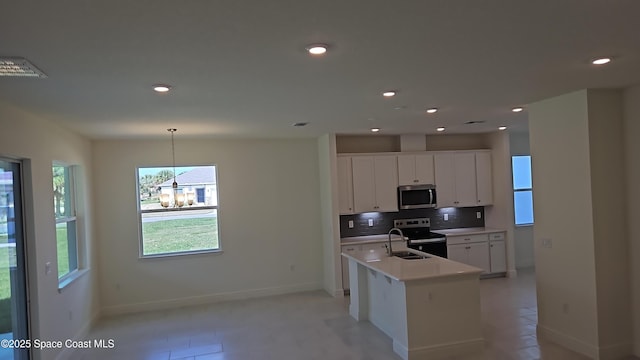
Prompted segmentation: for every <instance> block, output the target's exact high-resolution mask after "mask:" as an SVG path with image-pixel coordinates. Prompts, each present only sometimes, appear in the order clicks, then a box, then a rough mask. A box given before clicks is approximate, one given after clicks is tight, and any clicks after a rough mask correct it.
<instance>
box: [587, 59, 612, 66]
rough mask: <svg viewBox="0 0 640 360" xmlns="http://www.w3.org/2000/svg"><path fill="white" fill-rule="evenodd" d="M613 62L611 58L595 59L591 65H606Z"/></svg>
mask: <svg viewBox="0 0 640 360" xmlns="http://www.w3.org/2000/svg"><path fill="white" fill-rule="evenodd" d="M609 62H611V58H600V59H595V60H593V61H591V63H592V64H593V65H604V64H607V63H609Z"/></svg>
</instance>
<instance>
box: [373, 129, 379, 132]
mask: <svg viewBox="0 0 640 360" xmlns="http://www.w3.org/2000/svg"><path fill="white" fill-rule="evenodd" d="M378 131H380V128H371V132H378Z"/></svg>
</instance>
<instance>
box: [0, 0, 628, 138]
mask: <svg viewBox="0 0 640 360" xmlns="http://www.w3.org/2000/svg"><path fill="white" fill-rule="evenodd" d="M638 14H640V1H637V0H626V1H617V0H611V1H602V0H539V1H531V0H480V1H479V0H457V1H447V0H420V1H418V0H404V1H389V0H384V1H382V0H347V1H345V0H339V1H338V0H323V1H309V0H278V1H262V0H136V1H131V0H112V1H96V0H59V1H34V0H21V1H10V2H6V3H4V4H3V5H2V11H1V12H0V56H20V57H25V58H27V59H28V60H30V61H31V62H32V63H33V64H35V65H36V66H37V67H38V68H40V69H41V70H42V71H44V72H45V73H46V74H47V75H48V77H47V78H44V79H35V78H13V77H12V78H9V77H0V101H2V102H6V103H9V104H10V105H13V106H16V107H19V108H22V109H25V110H27V111H29V112H32V113H34V114H37V115H40V116H43V117H46V118H48V119H51V120H53V121H56V122H59V123H61V124H63V125H64V126H67V127H69V128H71V129H73V130H74V131H77V132H79V133H81V134H84V135H86V136H88V137H91V138H144V137H159V136H165V137H166V136H167V132H166V129H167V128H168V127H175V128H177V129H178V133H177V134H176V135H184V136H194V137H195V136H214V137H276V138H281V137H311V136H318V135H320V134H324V133H337V134H370V128H372V127H379V128H380V129H381V131H380V132H379V133H378V134H405V133H428V134H432V133H435V129H436V127H439V126H444V127H446V130H445V133H474V132H488V131H496V128H497V127H498V126H501V125H505V126H508V127H509V129H510V130H513V131H518V130H526V127H527V112H526V104H528V103H531V102H535V101H538V100H542V99H545V98H549V97H554V96H557V95H560V94H563V93H567V92H571V91H574V90H579V89H584V88H619V87H626V86H629V85H634V84H638V83H640V42H639V39H640V38H639V35H640V21H638ZM311 43H326V44H328V45H329V46H330V48H329V51H328V52H327V53H326V54H325V55H324V56H322V57H312V56H310V55H309V54H307V53H306V51H305V47H306V46H307V45H308V44H311ZM601 56H609V57H612V58H613V61H612V62H611V63H610V64H608V65H604V66H600V67H598V66H595V65H592V64H591V63H590V60H591V59H593V58H596V57H601ZM155 83H165V84H170V85H171V86H172V87H173V88H172V91H171V92H169V93H168V94H158V93H155V92H154V91H152V89H151V86H152V85H153V84H155ZM387 89H395V90H397V91H398V93H397V95H396V96H395V97H393V98H383V97H382V96H381V93H382V92H383V91H384V90H387ZM519 105H522V106H525V111H523V112H521V113H518V114H516V113H513V112H511V110H510V109H511V108H512V107H514V106H519ZM429 107H437V108H439V111H438V112H437V113H435V114H427V113H426V112H425V109H427V108H429ZM468 121H481V122H482V121H484V123H481V124H473V125H465V124H464V123H465V122H468ZM296 122H308V123H309V124H308V125H307V126H305V127H293V126H291V125H292V124H293V123H296Z"/></svg>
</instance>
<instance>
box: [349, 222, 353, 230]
mask: <svg viewBox="0 0 640 360" xmlns="http://www.w3.org/2000/svg"><path fill="white" fill-rule="evenodd" d="M349 229H353V220H349Z"/></svg>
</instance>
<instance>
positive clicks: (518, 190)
mask: <svg viewBox="0 0 640 360" xmlns="http://www.w3.org/2000/svg"><path fill="white" fill-rule="evenodd" d="M516 157H528V158H529V177H530V183H531V187H527V188H516V184H515V172H514V169H513V159H514V158H516ZM531 171H532V168H531V155H530V154H521V155H511V187H512V189H513V223H514V226H516V227H525V226H533V224H534V223H535V218H534V217H533V215H534V214H533V178H532V177H533V175H532V174H531ZM519 192H530V193H531V200H532V201H531V217H532V218H533V221H532V222H527V223H518V222H517V221H516V213H517V211H516V201H515V197H516V196H515V195H516V194H517V193H519Z"/></svg>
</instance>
